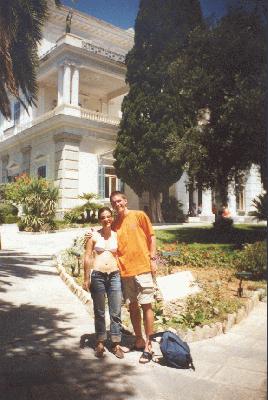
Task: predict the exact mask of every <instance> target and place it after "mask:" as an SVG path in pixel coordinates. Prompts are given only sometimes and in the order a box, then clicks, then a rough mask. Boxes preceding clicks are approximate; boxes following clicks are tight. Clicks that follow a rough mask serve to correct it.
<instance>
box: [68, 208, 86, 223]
mask: <svg viewBox="0 0 268 400" xmlns="http://www.w3.org/2000/svg"><path fill="white" fill-rule="evenodd" d="M63 218H64V220H65V221H66V222H68V223H70V224H73V223H77V224H79V223H80V224H83V223H84V221H85V218H84V215H83V210H82V209H81V207H75V208H73V209H72V210H70V211H66V212H65V213H64V216H63Z"/></svg>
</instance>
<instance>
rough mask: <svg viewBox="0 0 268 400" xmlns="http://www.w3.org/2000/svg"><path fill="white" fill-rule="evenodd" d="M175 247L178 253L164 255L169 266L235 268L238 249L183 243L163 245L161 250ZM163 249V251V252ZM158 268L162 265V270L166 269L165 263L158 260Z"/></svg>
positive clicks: (238, 254)
mask: <svg viewBox="0 0 268 400" xmlns="http://www.w3.org/2000/svg"><path fill="white" fill-rule="evenodd" d="M174 249H177V250H178V251H179V254H178V255H176V256H169V257H164V258H166V261H167V264H169V269H170V266H184V267H186V268H187V266H189V267H197V268H235V267H236V260H237V259H238V258H239V256H240V253H241V252H239V251H226V250H225V251H223V250H222V249H220V248H214V247H213V248H211V249H208V248H207V249H202V248H198V247H197V248H195V247H193V246H191V245H187V244H183V243H181V244H180V245H176V247H175V248H174V247H171V246H170V245H169V246H165V247H164V248H163V250H165V251H167V250H174ZM165 251H164V253H165ZM160 254H161V252H160ZM159 264H160V268H161V264H164V265H163V268H164V270H167V269H168V268H167V266H166V265H165V264H166V263H163V262H161V259H160V261H159Z"/></svg>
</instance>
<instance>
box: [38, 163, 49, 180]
mask: <svg viewBox="0 0 268 400" xmlns="http://www.w3.org/2000/svg"><path fill="white" fill-rule="evenodd" d="M37 176H38V178H46V176H47V167H46V165H41V167H38V169H37Z"/></svg>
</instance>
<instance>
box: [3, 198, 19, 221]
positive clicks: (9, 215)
mask: <svg viewBox="0 0 268 400" xmlns="http://www.w3.org/2000/svg"><path fill="white" fill-rule="evenodd" d="M17 215H18V209H17V207H15V206H14V205H12V204H9V203H5V202H2V203H0V224H13V223H15V222H17V219H18V218H17Z"/></svg>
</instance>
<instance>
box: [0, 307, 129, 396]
mask: <svg viewBox="0 0 268 400" xmlns="http://www.w3.org/2000/svg"><path fill="white" fill-rule="evenodd" d="M70 318H71V314H62V313H60V312H59V310H58V309H57V308H44V307H37V306H33V305H29V304H24V305H22V306H21V307H15V306H14V305H13V304H11V303H7V302H5V303H2V304H1V306H0V326H1V336H0V360H1V362H0V399H4V400H11V399H12V400H14V399H19V400H26V399H27V400H30V399H31V400H35V399H36V400H37V399H38V400H48V399H49V400H54V399H55V400H56V399H57V400H61V399H62V400H71V399H72V400H73V399H75V400H84V399H87V400H88V399H98V400H104V399H105V400H125V399H131V397H132V396H133V395H134V392H133V389H132V388H131V387H129V384H127V383H126V379H125V377H126V376H131V377H132V378H134V376H133V374H134V372H133V368H132V367H131V366H129V365H127V364H126V363H125V362H124V360H119V361H117V362H114V363H111V362H110V361H109V360H107V359H105V358H104V359H101V360H100V359H95V358H94V357H93V352H92V350H91V349H89V348H87V349H86V348H81V347H83V346H81V347H80V345H81V343H80V342H79V341H80V337H78V338H74V337H73V336H72V335H71V334H70V330H69V329H68V328H66V325H67V324H65V322H67V321H68V320H69V319H70ZM63 326H65V327H63ZM76 339H77V342H76ZM92 340H93V335H90V342H91V344H92Z"/></svg>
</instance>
